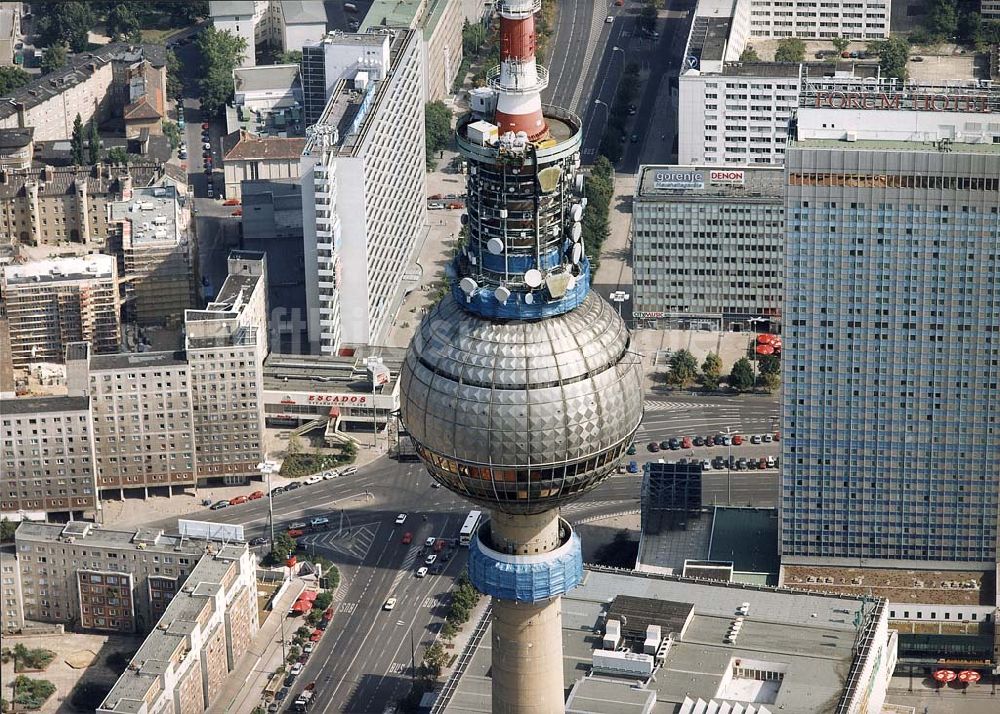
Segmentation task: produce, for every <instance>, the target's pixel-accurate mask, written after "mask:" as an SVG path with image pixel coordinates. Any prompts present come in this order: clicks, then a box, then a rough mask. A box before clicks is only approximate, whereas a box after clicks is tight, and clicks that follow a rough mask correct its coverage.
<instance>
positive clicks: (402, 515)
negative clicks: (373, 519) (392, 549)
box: [396, 513, 406, 526]
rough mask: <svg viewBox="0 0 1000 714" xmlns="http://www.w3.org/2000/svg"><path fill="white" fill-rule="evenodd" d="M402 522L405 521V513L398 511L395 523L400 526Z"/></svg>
mask: <svg viewBox="0 0 1000 714" xmlns="http://www.w3.org/2000/svg"><path fill="white" fill-rule="evenodd" d="M404 523H406V514H405V513H400V514H399V515H398V516H396V525H397V526H401V525H403V524H404Z"/></svg>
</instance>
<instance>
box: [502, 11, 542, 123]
mask: <svg viewBox="0 0 1000 714" xmlns="http://www.w3.org/2000/svg"><path fill="white" fill-rule="evenodd" d="M541 8H542V0H499V2H497V10H498V12H499V13H500V66H499V67H494V68H493V69H492V70H490V72H489V74H488V79H489V82H490V86H491V87H492V88H493V89H494V90H495V91H496V92H497V110H496V117H495V121H496V124H497V127H498V128H499V132H500V134H505V133H507V132H508V131H511V132H514V133H515V134H516V133H518V132H520V131H523V132H525V133H526V134H527V135H528V138H529V139H530V140H532V141H537V140H539V139H544V138H545V137H546V136H547V135H548V132H549V128H548V126H546V124H545V118H544V117H543V116H542V96H541V92H542V90H543V89H545V87H547V86H548V84H549V73H548V72H547V71H546V70H545V68H544V67H540V66H539V65H537V64H536V63H535V45H536V42H537V39H538V38H537V35H536V34H535V13H537V12H538V11H539V10H541Z"/></svg>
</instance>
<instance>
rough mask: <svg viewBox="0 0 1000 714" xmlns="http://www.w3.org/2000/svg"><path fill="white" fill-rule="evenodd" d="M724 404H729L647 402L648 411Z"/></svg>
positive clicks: (670, 410) (675, 410)
mask: <svg viewBox="0 0 1000 714" xmlns="http://www.w3.org/2000/svg"><path fill="white" fill-rule="evenodd" d="M724 406H728V405H726V404H708V403H698V402H663V401H658V400H647V401H646V403H645V408H646V411H647V412H680V411H686V410H689V409H712V408H717V407H724Z"/></svg>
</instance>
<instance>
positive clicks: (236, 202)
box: [222, 198, 240, 206]
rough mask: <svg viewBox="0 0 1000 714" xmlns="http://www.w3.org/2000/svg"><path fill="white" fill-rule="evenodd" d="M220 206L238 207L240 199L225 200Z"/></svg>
mask: <svg viewBox="0 0 1000 714" xmlns="http://www.w3.org/2000/svg"><path fill="white" fill-rule="evenodd" d="M222 205H223V206H238V205H240V199H238V198H230V199H227V200H226V201H225V202H224V203H223V204H222Z"/></svg>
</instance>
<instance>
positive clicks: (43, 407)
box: [0, 396, 90, 415]
mask: <svg viewBox="0 0 1000 714" xmlns="http://www.w3.org/2000/svg"><path fill="white" fill-rule="evenodd" d="M89 410H90V397H65V396H55V397H21V398H16V399H4V400H3V401H0V413H2V414H5V415H6V414H18V415H21V414H46V413H51V412H85V411H89Z"/></svg>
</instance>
